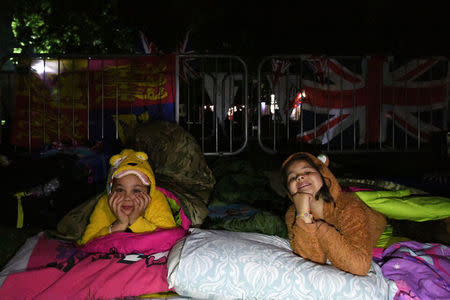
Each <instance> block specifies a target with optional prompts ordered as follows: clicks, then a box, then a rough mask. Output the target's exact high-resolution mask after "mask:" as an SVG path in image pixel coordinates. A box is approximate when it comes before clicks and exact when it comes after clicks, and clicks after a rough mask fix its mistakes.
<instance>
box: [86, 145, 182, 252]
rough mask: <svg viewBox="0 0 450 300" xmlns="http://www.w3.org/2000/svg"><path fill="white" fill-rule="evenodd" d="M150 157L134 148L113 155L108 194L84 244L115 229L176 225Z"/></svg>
mask: <svg viewBox="0 0 450 300" xmlns="http://www.w3.org/2000/svg"><path fill="white" fill-rule="evenodd" d="M147 159H148V157H147V154H146V153H144V152H135V151H134V150H131V149H126V150H123V151H122V152H121V153H120V154H117V155H114V156H113V157H111V159H110V161H109V162H110V165H111V168H110V171H109V175H108V180H107V189H106V194H105V195H104V196H103V197H101V198H100V200H99V201H98V203H97V205H96V206H95V208H94V211H93V212H92V214H91V216H90V219H89V225H88V226H87V227H86V230H85V232H84V234H83V236H82V238H81V240H79V241H78V243H79V244H80V245H84V244H86V243H87V242H89V241H90V240H92V239H94V238H96V237H99V236H104V235H107V234H110V233H113V232H120V231H122V232H123V231H129V232H130V231H131V232H135V233H143V232H152V231H154V230H155V229H156V228H163V229H169V228H174V227H176V224H175V220H174V218H173V215H172V211H171V209H170V206H169V204H168V202H167V200H166V197H165V196H164V194H163V193H161V192H160V191H159V190H157V189H156V184H155V175H154V174H153V170H152V168H151V167H150V164H149V163H148V161H147Z"/></svg>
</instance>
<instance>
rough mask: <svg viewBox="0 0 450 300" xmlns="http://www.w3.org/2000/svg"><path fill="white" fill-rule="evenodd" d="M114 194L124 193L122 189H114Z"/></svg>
mask: <svg viewBox="0 0 450 300" xmlns="http://www.w3.org/2000/svg"><path fill="white" fill-rule="evenodd" d="M114 192H116V193H122V192H123V189H121V188H116V189H114Z"/></svg>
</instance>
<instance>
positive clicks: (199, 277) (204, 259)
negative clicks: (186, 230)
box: [168, 228, 397, 300]
mask: <svg viewBox="0 0 450 300" xmlns="http://www.w3.org/2000/svg"><path fill="white" fill-rule="evenodd" d="M168 260H169V261H168V268H169V270H168V271H169V273H168V282H169V286H170V287H172V288H174V289H175V291H176V292H177V293H178V294H179V295H182V296H187V297H192V298H195V299H283V300H287V299H311V300H312V299H314V300H316V299H352V300H354V299H367V300H374V299H392V298H393V296H394V295H395V293H396V291H397V287H396V286H395V283H394V282H393V281H390V280H387V279H386V278H384V277H383V275H382V273H381V269H380V267H379V266H378V265H376V264H375V263H373V264H372V268H371V270H370V272H369V274H368V275H367V276H356V275H352V274H349V273H346V272H343V271H341V270H338V269H337V268H335V267H333V266H331V265H320V264H316V263H313V262H311V261H308V260H305V259H302V258H301V257H299V256H297V255H295V254H294V253H293V252H292V250H291V248H290V246H289V242H288V240H286V239H283V238H280V237H277V236H270V235H264V234H260V233H248V232H231V231H226V230H204V229H198V228H192V229H190V234H188V235H187V236H186V238H185V239H183V240H182V241H180V242H178V243H177V244H176V245H175V247H174V248H173V251H171V253H170V255H169V258H168Z"/></svg>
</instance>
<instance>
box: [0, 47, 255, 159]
mask: <svg viewBox="0 0 450 300" xmlns="http://www.w3.org/2000/svg"><path fill="white" fill-rule="evenodd" d="M150 57H151V56H150V55H134V56H59V57H52V56H48V55H43V56H36V57H33V58H31V60H28V61H26V62H24V63H23V64H18V65H17V68H16V70H15V72H13V73H12V75H11V76H14V75H15V76H14V77H15V78H17V79H18V80H17V83H18V86H17V88H11V90H15V91H16V92H17V94H15V95H10V97H9V100H8V101H6V102H9V103H12V106H13V108H12V109H11V110H12V111H11V112H10V114H11V115H14V118H17V120H16V121H15V122H13V124H10V125H12V129H11V131H12V135H13V136H12V143H13V144H15V145H19V146H22V147H24V148H26V147H28V149H29V151H30V152H31V151H32V149H35V148H39V147H43V146H45V145H47V144H50V143H60V142H61V140H63V139H73V140H79V141H80V140H83V141H97V140H105V139H113V140H116V141H118V140H121V142H122V143H127V142H128V141H127V139H128V138H129V136H131V137H132V134H130V133H131V132H132V130H133V128H135V127H136V126H137V124H138V123H140V122H146V121H148V120H151V119H163V120H167V121H173V122H178V123H179V124H180V125H181V126H183V127H184V128H186V129H187V130H188V131H189V132H190V133H191V134H192V135H193V136H194V137H195V138H196V139H197V141H198V142H199V144H200V145H201V149H202V151H203V152H204V154H205V155H233V154H237V153H239V152H241V151H242V150H243V149H245V147H246V145H247V132H248V131H247V127H248V125H247V122H248V119H247V109H248V92H247V76H248V75H247V67H246V64H245V63H244V62H243V61H242V59H240V58H239V57H236V56H227V55H176V56H175V55H173V56H172V57H175V59H174V60H173V61H172V60H170V57H169V58H168V59H167V60H165V61H163V63H159V60H158V59H159V58H158V57H155V58H156V59H157V60H155V61H156V62H154V64H153V65H152V66H151V68H146V67H145V64H148V63H151V61H150V62H149V59H150ZM172 63H173V65H172ZM22 66H23V67H22ZM155 70H157V71H155ZM8 78H9V77H8ZM9 85H10V86H11V85H12V83H11V82H10V83H9ZM167 95H169V96H167ZM143 97H144V98H145V100H146V101H147V102H146V103H148V102H149V99H150V100H151V101H150V102H152V101H154V102H155V103H156V104H155V105H150V106H147V107H146V104H144V105H142V103H141V105H139V101H140V100H141V98H143ZM170 97H172V98H171V99H172V100H173V101H172V103H167V101H166V100H165V99H168V98H170ZM127 101H128V102H127ZM124 103H125V104H124ZM151 104H153V103H151ZM111 119H112V120H114V126H111V122H110V120H111ZM18 120H20V121H18ZM107 120H108V122H107Z"/></svg>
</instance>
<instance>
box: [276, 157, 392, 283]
mask: <svg viewBox="0 0 450 300" xmlns="http://www.w3.org/2000/svg"><path fill="white" fill-rule="evenodd" d="M308 156H309V157H310V158H311V159H312V160H313V162H314V163H315V164H316V166H317V167H318V171H319V172H320V173H321V174H322V175H323V177H324V178H325V181H326V182H325V183H326V184H327V186H328V188H329V190H330V193H331V195H332V197H333V199H334V201H335V203H326V202H324V208H323V209H324V220H322V221H324V222H325V223H323V224H322V225H320V226H319V227H317V226H316V224H314V223H312V224H306V223H305V222H303V221H302V220H301V218H296V217H295V216H296V211H295V206H294V205H291V207H289V209H288V210H287V212H286V216H285V217H286V218H285V219H286V225H287V227H288V234H289V240H290V244H291V247H292V249H293V251H294V252H295V253H296V254H298V255H300V256H301V257H303V258H305V259H309V260H311V261H314V262H317V263H321V264H325V263H326V261H327V259H328V260H329V261H330V262H331V264H332V265H334V266H335V267H337V268H339V269H341V270H344V271H346V272H349V273H352V274H356V275H367V273H368V272H369V270H370V266H371V262H372V255H373V254H372V251H373V247H374V246H375V244H376V242H377V240H378V238H379V236H380V235H381V234H382V233H383V231H384V229H385V226H386V218H385V217H384V216H383V215H382V214H380V213H378V212H376V211H374V210H372V209H371V208H369V207H368V206H367V205H366V204H365V203H364V202H362V201H361V200H360V199H359V198H358V197H357V196H356V195H354V194H353V193H343V192H342V191H341V187H340V186H339V183H338V181H337V180H336V178H335V177H334V176H333V174H332V173H331V171H330V170H329V169H328V166H327V165H328V158H327V161H326V163H322V162H321V161H320V160H318V159H317V158H316V157H314V156H313V155H311V154H309V153H308ZM289 159H290V158H288V159H287V160H286V161H285V162H284V163H283V165H285V164H286V163H287V162H288V160H289Z"/></svg>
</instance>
